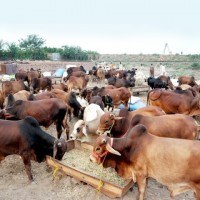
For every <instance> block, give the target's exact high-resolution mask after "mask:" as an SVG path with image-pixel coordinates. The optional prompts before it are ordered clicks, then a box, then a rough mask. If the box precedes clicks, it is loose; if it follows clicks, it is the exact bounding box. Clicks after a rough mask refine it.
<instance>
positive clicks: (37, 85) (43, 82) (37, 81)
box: [30, 77, 52, 93]
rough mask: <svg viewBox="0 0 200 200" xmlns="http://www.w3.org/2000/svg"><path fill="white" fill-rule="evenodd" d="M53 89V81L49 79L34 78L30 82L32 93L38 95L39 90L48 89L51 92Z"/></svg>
mask: <svg viewBox="0 0 200 200" xmlns="http://www.w3.org/2000/svg"><path fill="white" fill-rule="evenodd" d="M51 88H52V80H51V78H49V77H42V78H35V77H34V78H32V79H31V82H30V90H31V92H32V93H34V92H35V93H38V92H39V90H45V89H47V90H48V91H50V90H51Z"/></svg>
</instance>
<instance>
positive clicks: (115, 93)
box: [91, 87, 131, 107]
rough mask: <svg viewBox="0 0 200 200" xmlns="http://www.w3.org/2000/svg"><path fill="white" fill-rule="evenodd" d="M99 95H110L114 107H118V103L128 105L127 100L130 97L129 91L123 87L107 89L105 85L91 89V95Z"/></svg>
mask: <svg viewBox="0 0 200 200" xmlns="http://www.w3.org/2000/svg"><path fill="white" fill-rule="evenodd" d="M95 95H100V96H106V95H108V96H110V97H111V98H112V102H113V104H114V106H115V107H118V106H119V105H120V104H124V105H125V106H126V107H128V102H129V99H130V97H131V92H130V90H129V89H127V88H125V87H120V88H114V89H109V88H106V87H102V88H98V87H94V88H93V89H92V93H91V96H95Z"/></svg>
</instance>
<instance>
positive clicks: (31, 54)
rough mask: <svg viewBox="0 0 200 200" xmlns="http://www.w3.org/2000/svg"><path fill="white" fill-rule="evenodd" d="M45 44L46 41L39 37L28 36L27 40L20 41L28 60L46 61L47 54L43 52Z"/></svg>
mask: <svg viewBox="0 0 200 200" xmlns="http://www.w3.org/2000/svg"><path fill="white" fill-rule="evenodd" d="M44 43H45V40H44V39H43V38H41V37H39V36H37V35H28V36H27V38H26V39H20V40H19V46H20V48H21V50H24V51H25V54H26V57H27V58H28V59H45V58H44V57H45V53H44V52H43V51H42V46H43V45H44Z"/></svg>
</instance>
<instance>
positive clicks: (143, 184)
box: [136, 175, 147, 200]
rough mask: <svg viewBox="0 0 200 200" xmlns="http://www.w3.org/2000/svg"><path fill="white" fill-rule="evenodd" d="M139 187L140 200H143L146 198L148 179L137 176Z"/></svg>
mask: <svg viewBox="0 0 200 200" xmlns="http://www.w3.org/2000/svg"><path fill="white" fill-rule="evenodd" d="M136 181H137V185H138V200H143V199H144V197H145V191H146V184H147V179H146V177H144V176H142V175H136Z"/></svg>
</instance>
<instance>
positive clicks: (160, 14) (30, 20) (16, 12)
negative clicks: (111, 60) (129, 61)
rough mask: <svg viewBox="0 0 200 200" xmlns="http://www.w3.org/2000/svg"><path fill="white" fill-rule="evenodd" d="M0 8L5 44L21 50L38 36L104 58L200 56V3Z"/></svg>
mask: <svg viewBox="0 0 200 200" xmlns="http://www.w3.org/2000/svg"><path fill="white" fill-rule="evenodd" d="M0 5H1V12H0V40H3V41H4V42H15V43H16V44H18V41H19V40H20V39H26V38H27V36H28V35H32V34H35V35H38V36H39V37H41V38H43V39H44V40H45V46H48V47H57V48H60V47H62V46H63V45H68V46H79V47H81V48H82V49H83V50H91V51H97V52H99V53H100V54H125V53H126V54H140V53H142V54H154V53H157V54H169V52H171V53H172V54H176V53H179V54H180V53H181V52H182V53H183V54H200V25H199V20H200V11H199V8H200V1H199V0H184V1H183V0H165V1H163V0H137V1H135V0H70V1H69V0H34V1H33V0H17V1H15V0H6V1H2V2H1V4H0ZM166 43H167V44H168V47H169V48H166V49H165V48H164V47H165V44H166ZM164 49H165V51H164Z"/></svg>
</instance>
